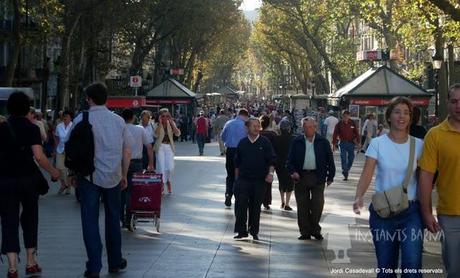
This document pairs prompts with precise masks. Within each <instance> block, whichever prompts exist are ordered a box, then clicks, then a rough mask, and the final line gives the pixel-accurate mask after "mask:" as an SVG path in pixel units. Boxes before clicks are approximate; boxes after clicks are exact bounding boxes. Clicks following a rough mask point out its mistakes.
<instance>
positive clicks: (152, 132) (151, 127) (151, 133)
mask: <svg viewBox="0 0 460 278" xmlns="http://www.w3.org/2000/svg"><path fill="white" fill-rule="evenodd" d="M139 126H140V127H142V128H143V129H145V132H146V133H147V136H149V137H152V142H154V141H155V129H156V128H157V125H156V124H155V123H154V122H152V121H149V123H148V124H147V126H143V125H142V123H141V124H139Z"/></svg>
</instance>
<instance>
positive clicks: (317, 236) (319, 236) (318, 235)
mask: <svg viewBox="0 0 460 278" xmlns="http://www.w3.org/2000/svg"><path fill="white" fill-rule="evenodd" d="M312 236H313V237H314V238H315V239H316V240H323V239H324V237H323V235H322V234H312Z"/></svg>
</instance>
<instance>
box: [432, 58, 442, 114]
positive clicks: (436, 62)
mask: <svg viewBox="0 0 460 278" xmlns="http://www.w3.org/2000/svg"><path fill="white" fill-rule="evenodd" d="M442 62H443V58H442V56H440V55H438V54H435V55H434V56H433V70H434V114H435V115H436V117H438V116H439V71H440V70H441V67H442Z"/></svg>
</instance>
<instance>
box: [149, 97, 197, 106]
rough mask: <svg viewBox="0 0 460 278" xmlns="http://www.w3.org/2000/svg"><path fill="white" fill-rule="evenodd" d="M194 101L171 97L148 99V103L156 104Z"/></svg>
mask: <svg viewBox="0 0 460 278" xmlns="http://www.w3.org/2000/svg"><path fill="white" fill-rule="evenodd" d="M190 103H192V100H191V99H181V98H171V99H158V98H154V99H152V98H151V99H147V100H146V104H147V105H154V104H190Z"/></svg>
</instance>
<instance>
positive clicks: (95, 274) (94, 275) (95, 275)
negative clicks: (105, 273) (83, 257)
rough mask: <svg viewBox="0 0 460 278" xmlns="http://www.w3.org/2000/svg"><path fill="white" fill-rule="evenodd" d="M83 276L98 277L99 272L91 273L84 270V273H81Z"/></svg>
mask: <svg viewBox="0 0 460 278" xmlns="http://www.w3.org/2000/svg"><path fill="white" fill-rule="evenodd" d="M83 277H89V278H99V273H96V272H94V273H91V272H89V271H88V270H85V274H83Z"/></svg>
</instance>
